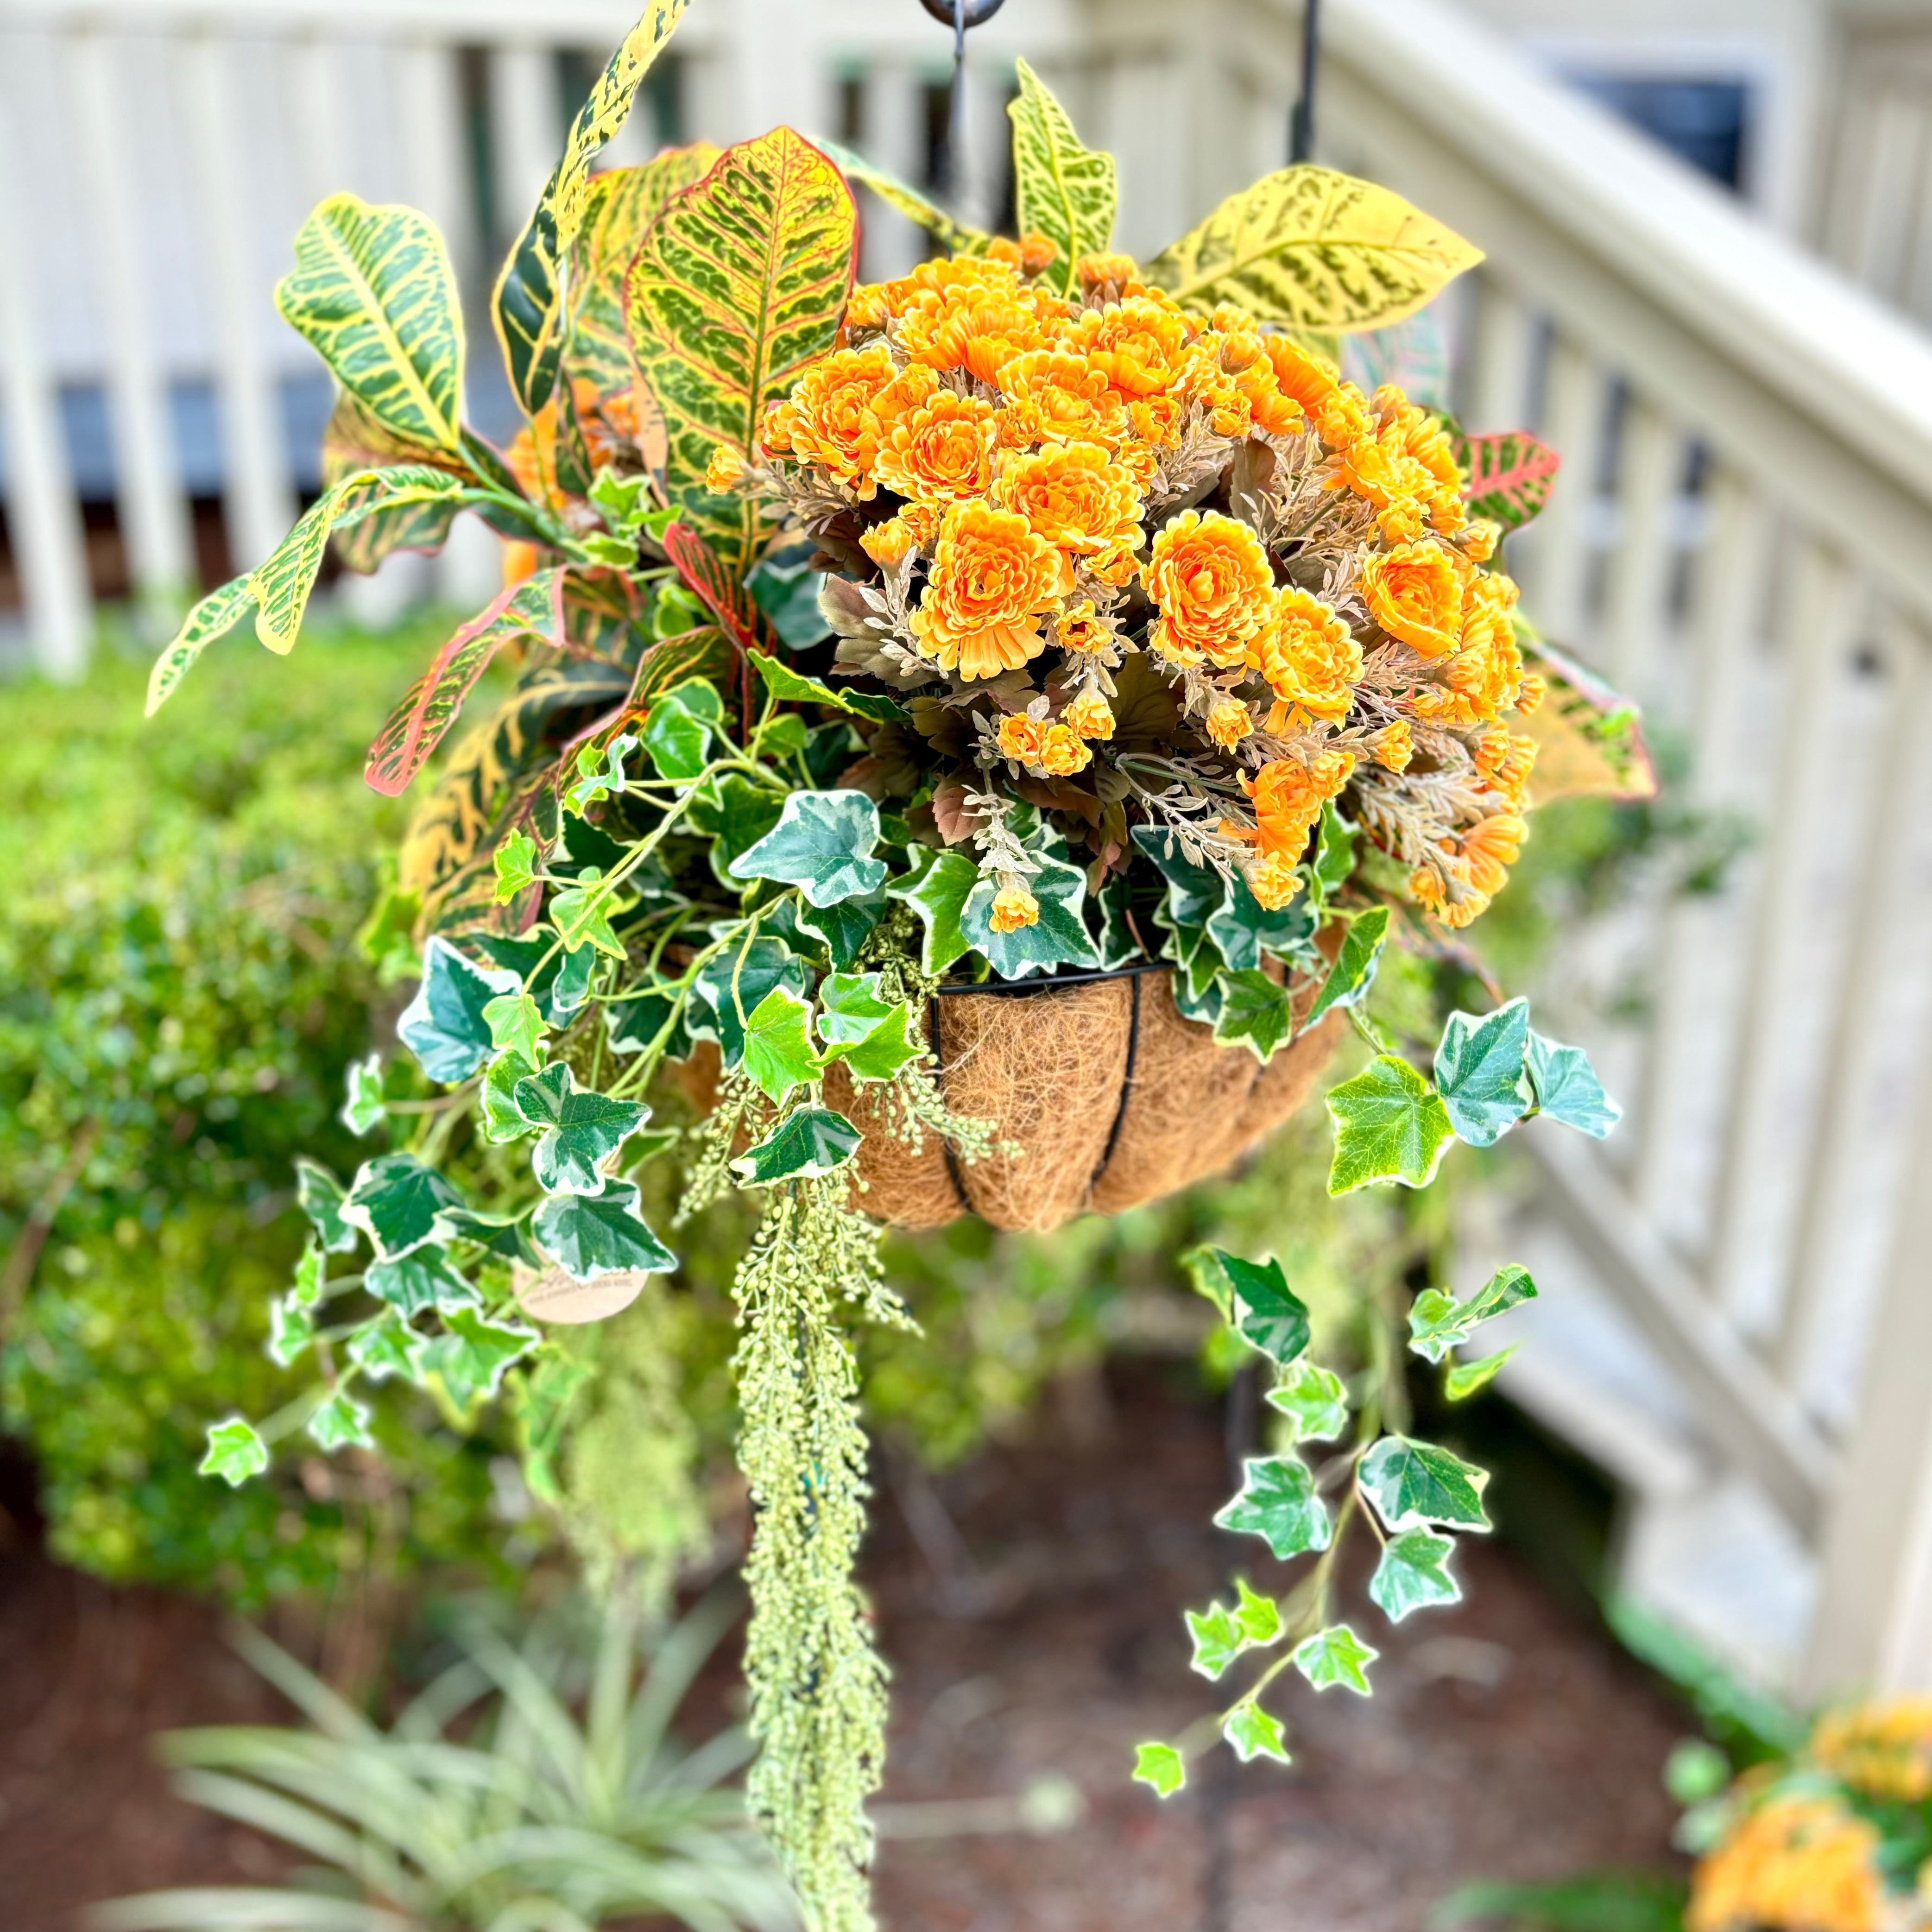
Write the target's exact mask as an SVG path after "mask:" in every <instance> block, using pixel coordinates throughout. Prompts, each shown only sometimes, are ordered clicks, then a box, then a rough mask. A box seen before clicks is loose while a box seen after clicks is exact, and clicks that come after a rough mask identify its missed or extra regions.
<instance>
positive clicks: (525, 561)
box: [503, 543, 537, 590]
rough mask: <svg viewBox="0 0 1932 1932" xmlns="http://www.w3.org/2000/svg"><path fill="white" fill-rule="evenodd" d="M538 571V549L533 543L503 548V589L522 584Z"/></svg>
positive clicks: (507, 544) (506, 545)
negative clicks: (526, 578)
mask: <svg viewBox="0 0 1932 1932" xmlns="http://www.w3.org/2000/svg"><path fill="white" fill-rule="evenodd" d="M536 570H537V547H536V545H535V544H533V543H506V544H504V546H503V588H504V589H505V590H507V589H509V588H510V586H511V585H512V584H515V583H522V582H523V579H524V578H525V577H534V576H535V574H536Z"/></svg>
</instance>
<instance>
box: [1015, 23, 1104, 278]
mask: <svg viewBox="0 0 1932 1932" xmlns="http://www.w3.org/2000/svg"><path fill="white" fill-rule="evenodd" d="M1019 77H1020V91H1019V93H1018V94H1017V95H1015V96H1014V98H1013V100H1012V101H1011V102H1010V103H1009V104H1008V106H1007V113H1009V114H1010V115H1012V116H1013V185H1014V192H1015V199H1016V203H1017V211H1018V214H1019V226H1020V233H1022V235H1044V236H1046V239H1048V240H1049V242H1052V244H1053V245H1054V246H1055V248H1058V250H1059V251H1060V252H1059V253H1058V254H1057V255H1055V257H1054V258H1053V261H1052V265H1051V266H1049V268H1048V269H1047V271H1046V274H1045V275H1043V276H1042V277H1041V278H1040V279H1041V280H1042V281H1043V282H1046V284H1049V286H1050V287H1054V288H1057V289H1058V290H1059V291H1060V292H1061V294H1063V295H1070V294H1072V293H1073V288H1074V275H1073V268H1074V264H1075V263H1076V262H1078V261H1079V259H1080V257H1082V255H1104V254H1106V252H1107V251H1108V250H1109V248H1112V246H1113V242H1114V216H1115V210H1116V208H1117V207H1118V203H1119V199H1120V191H1119V189H1118V185H1117V184H1116V183H1115V178H1114V157H1113V156H1112V154H1103V153H1102V152H1101V151H1100V149H1098V148H1089V147H1087V146H1085V145H1082V142H1081V139H1080V136H1079V135H1078V134H1076V133H1075V132H1074V131H1073V122H1072V121H1070V119H1068V118H1067V110H1066V109H1065V108H1064V107H1061V104H1060V103H1059V102H1058V101H1056V100H1055V98H1053V95H1052V93H1051V92H1049V89H1047V88H1046V86H1045V85H1044V83H1043V82H1042V81H1041V80H1040V76H1039V75H1038V74H1035V73H1034V71H1033V69H1032V68H1030V67H1028V65H1027V64H1026V62H1025V61H1022V62H1020V63H1019Z"/></svg>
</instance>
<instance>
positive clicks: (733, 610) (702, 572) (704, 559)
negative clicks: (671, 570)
mask: <svg viewBox="0 0 1932 1932" xmlns="http://www.w3.org/2000/svg"><path fill="white" fill-rule="evenodd" d="M659 541H660V542H661V544H662V545H663V547H664V554H665V556H667V557H669V558H670V560H671V562H672V563H673V565H674V566H675V567H676V571H677V574H678V575H679V577H680V578H681V579H682V580H683V582H684V584H685V588H686V589H688V590H689V591H690V592H691V594H692V595H694V597H696V598H697V601H698V602H699V603H700V604H701V605H702V606H703V607H704V609H705V610H708V611H709V613H711V615H712V616H714V617H715V618H716V619H717V620H718V625H719V627H720V628H721V629H722V630H723V631H724V634H725V635H726V636H727V637H729V638H730V640H731V641H732V643H734V644H736V646H738V648H739V649H740V650H741V651H747V652H748V651H749V650H750V649H751V647H752V646H754V645H755V644H760V643H768V642H769V637H770V632H769V626H768V625H766V622H765V621H764V619H763V614H762V613H760V610H759V608H758V605H757V600H756V599H755V598H754V597H753V596H752V595H751V592H749V591H748V590H747V589H746V588H745V580H744V579H743V578H742V577H739V576H737V575H735V574H733V572H732V571H730V570H729V569H727V568H726V567H725V565H724V559H722V558H721V556H719V555H718V553H717V551H716V550H713V549H712V547H711V546H710V544H708V543H706V541H705V540H704V538H703V536H702V535H700V534H699V533H698V532H697V530H695V529H693V528H692V527H691V525H690V524H688V523H682V522H679V523H672V524H670V525H669V526H667V528H666V529H665V531H664V535H663V536H662V537H661V538H660V539H659Z"/></svg>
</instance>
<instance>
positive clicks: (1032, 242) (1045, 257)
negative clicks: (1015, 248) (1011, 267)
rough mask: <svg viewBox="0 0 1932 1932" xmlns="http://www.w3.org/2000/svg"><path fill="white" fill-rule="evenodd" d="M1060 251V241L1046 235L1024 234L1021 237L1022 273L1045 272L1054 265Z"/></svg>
mask: <svg viewBox="0 0 1932 1932" xmlns="http://www.w3.org/2000/svg"><path fill="white" fill-rule="evenodd" d="M1059 253H1060V245H1059V243H1058V242H1055V241H1052V240H1050V239H1049V238H1048V237H1047V236H1044V235H1022V236H1021V237H1020V273H1021V274H1022V275H1043V274H1045V273H1046V271H1047V270H1048V269H1050V268H1052V266H1053V264H1054V261H1055V257H1058V254H1059Z"/></svg>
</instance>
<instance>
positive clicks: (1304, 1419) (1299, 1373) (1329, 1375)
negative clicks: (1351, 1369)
mask: <svg viewBox="0 0 1932 1932" xmlns="http://www.w3.org/2000/svg"><path fill="white" fill-rule="evenodd" d="M1268 1406H1269V1407H1270V1408H1271V1409H1279V1410H1280V1412H1281V1413H1282V1414H1283V1415H1285V1416H1286V1417H1287V1418H1288V1419H1289V1423H1290V1424H1291V1425H1292V1427H1293V1428H1294V1430H1295V1440H1296V1441H1297V1442H1333V1441H1334V1439H1335V1438H1336V1437H1337V1436H1340V1434H1341V1433H1342V1432H1343V1430H1345V1429H1346V1428H1347V1427H1348V1426H1349V1395H1348V1391H1347V1389H1346V1388H1344V1386H1343V1382H1342V1378H1341V1377H1340V1376H1338V1375H1337V1374H1336V1373H1334V1370H1331V1369H1325V1368H1323V1367H1321V1366H1320V1364H1318V1363H1315V1362H1311V1361H1309V1360H1308V1359H1307V1357H1305V1356H1304V1358H1302V1359H1301V1361H1298V1362H1295V1363H1293V1364H1291V1365H1290V1366H1289V1368H1288V1370H1286V1373H1284V1374H1283V1376H1282V1379H1281V1380H1280V1382H1277V1383H1276V1384H1275V1385H1274V1388H1271V1389H1270V1390H1269V1391H1268Z"/></svg>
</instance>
